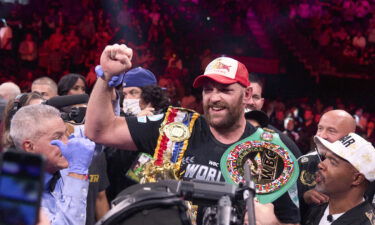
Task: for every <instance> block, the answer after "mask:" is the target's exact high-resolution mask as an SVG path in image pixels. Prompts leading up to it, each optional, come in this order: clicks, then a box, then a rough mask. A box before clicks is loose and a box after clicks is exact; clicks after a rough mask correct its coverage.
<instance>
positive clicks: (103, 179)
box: [86, 152, 109, 225]
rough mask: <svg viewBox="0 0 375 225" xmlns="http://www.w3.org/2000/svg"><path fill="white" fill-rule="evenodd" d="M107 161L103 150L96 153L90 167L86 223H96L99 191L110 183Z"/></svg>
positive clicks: (90, 224)
mask: <svg viewBox="0 0 375 225" xmlns="http://www.w3.org/2000/svg"><path fill="white" fill-rule="evenodd" d="M106 167H107V163H106V160H105V155H104V153H103V152H101V153H99V154H98V155H94V157H93V158H92V162H91V165H90V167H89V181H90V183H89V191H88V193H87V210H86V225H92V224H95V221H96V217H95V208H96V198H97V196H98V193H99V192H101V191H104V190H105V189H106V188H107V187H108V185H109V181H108V177H107V168H106Z"/></svg>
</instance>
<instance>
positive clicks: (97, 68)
mask: <svg viewBox="0 0 375 225" xmlns="http://www.w3.org/2000/svg"><path fill="white" fill-rule="evenodd" d="M95 73H96V77H100V78H102V79H103V80H104V71H103V69H102V66H101V65H97V66H95Z"/></svg>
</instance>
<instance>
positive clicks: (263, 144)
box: [220, 128, 299, 204]
mask: <svg viewBox="0 0 375 225" xmlns="http://www.w3.org/2000/svg"><path fill="white" fill-rule="evenodd" d="M247 160H248V161H249V162H251V163H250V171H251V175H252V180H253V181H254V183H255V187H256V190H255V192H256V197H257V199H258V200H259V202H261V203H263V204H264V203H269V202H273V201H274V200H276V199H277V198H279V197H280V196H281V195H282V194H284V193H285V192H286V191H288V189H289V188H290V187H291V186H292V185H293V184H295V182H296V181H297V179H298V174H299V166H298V162H297V159H296V158H295V157H294V155H293V153H291V152H290V150H289V149H288V148H287V147H286V145H285V144H284V143H283V142H282V141H281V139H280V137H279V135H278V134H277V133H275V132H274V131H273V130H270V129H267V128H264V129H262V128H258V129H257V131H256V132H255V133H254V134H252V135H251V136H250V137H247V138H245V139H243V140H241V141H239V142H237V143H235V144H233V145H232V146H231V147H229V148H228V149H227V150H226V151H225V153H224V154H223V156H222V158H221V161H220V167H221V171H222V174H223V176H224V178H225V180H226V182H228V183H231V184H239V183H245V180H244V177H243V176H244V169H243V167H244V164H245V162H246V161H247Z"/></svg>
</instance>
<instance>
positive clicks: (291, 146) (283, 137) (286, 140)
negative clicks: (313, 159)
mask: <svg viewBox="0 0 375 225" xmlns="http://www.w3.org/2000/svg"><path fill="white" fill-rule="evenodd" d="M267 128H268V129H271V130H273V131H275V132H276V133H278V134H279V136H280V139H281V140H282V142H283V143H284V144H285V145H286V146H287V147H288V148H289V150H290V151H291V152H292V153H293V154H294V156H295V157H296V158H298V157H300V156H301V155H302V153H301V151H300V150H299V148H298V146H297V145H296V143H294V141H293V140H292V139H290V137H288V136H287V135H285V134H284V133H283V132H281V131H280V130H278V129H277V128H276V127H274V126H272V125H268V126H267Z"/></svg>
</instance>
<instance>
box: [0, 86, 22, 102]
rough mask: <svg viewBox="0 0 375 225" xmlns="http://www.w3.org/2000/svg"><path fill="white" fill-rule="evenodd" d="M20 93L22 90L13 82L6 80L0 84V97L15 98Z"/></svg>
mask: <svg viewBox="0 0 375 225" xmlns="http://www.w3.org/2000/svg"><path fill="white" fill-rule="evenodd" d="M19 94H21V90H20V88H19V87H18V85H17V84H15V83H13V82H5V83H2V84H1V85H0V97H2V98H4V99H5V100H7V101H9V100H12V99H15V98H16V97H17V95H19Z"/></svg>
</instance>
